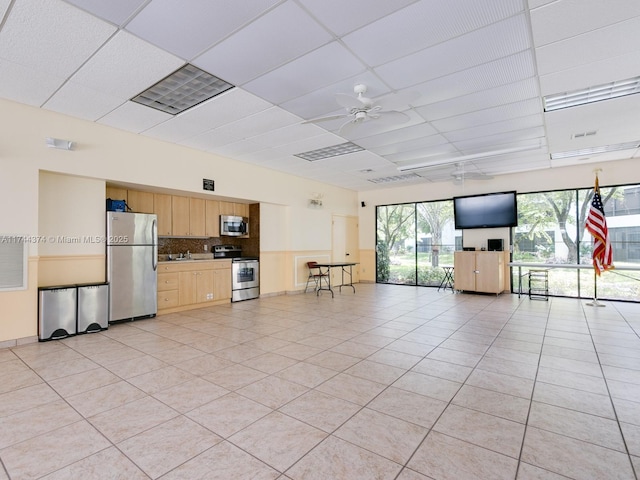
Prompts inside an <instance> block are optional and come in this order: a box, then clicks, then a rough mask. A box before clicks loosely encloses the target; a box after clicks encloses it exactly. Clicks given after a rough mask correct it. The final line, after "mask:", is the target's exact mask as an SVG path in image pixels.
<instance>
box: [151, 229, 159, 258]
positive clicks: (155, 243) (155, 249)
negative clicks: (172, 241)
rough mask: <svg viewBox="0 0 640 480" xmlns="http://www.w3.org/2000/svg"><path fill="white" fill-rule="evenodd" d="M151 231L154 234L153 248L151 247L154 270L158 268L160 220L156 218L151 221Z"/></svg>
mask: <svg viewBox="0 0 640 480" xmlns="http://www.w3.org/2000/svg"><path fill="white" fill-rule="evenodd" d="M151 233H152V235H153V248H152V249H151V255H153V258H152V259H151V265H153V269H154V270H158V220H156V219H154V220H153V222H152V223H151Z"/></svg>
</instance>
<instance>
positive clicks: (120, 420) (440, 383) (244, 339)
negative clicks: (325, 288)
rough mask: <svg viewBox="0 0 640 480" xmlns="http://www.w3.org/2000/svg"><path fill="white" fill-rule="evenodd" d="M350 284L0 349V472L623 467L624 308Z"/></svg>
mask: <svg viewBox="0 0 640 480" xmlns="http://www.w3.org/2000/svg"><path fill="white" fill-rule="evenodd" d="M356 289H357V293H356V294H353V293H351V292H345V293H342V294H337V295H336V298H335V299H331V298H330V296H329V295H326V294H325V295H322V296H321V297H320V298H318V297H316V295H315V294H313V293H307V294H305V295H290V296H279V297H270V298H263V299H259V300H251V301H247V302H241V303H235V304H231V305H228V306H220V307H211V308H207V309H201V310H195V311H191V312H184V313H180V314H171V315H163V316H159V317H157V318H155V319H148V320H141V321H137V322H132V323H126V324H119V325H112V326H111V327H110V328H109V329H108V330H106V331H104V332H101V333H95V334H91V335H82V336H77V337H72V338H68V339H65V340H59V341H53V342H44V343H37V344H30V345H24V346H20V347H16V348H11V349H4V350H0V460H1V461H2V465H1V468H0V480H4V479H7V478H9V479H13V480H17V479H30V478H46V479H49V480H51V479H107V478H108V479H116V478H117V479H127V480H129V479H147V478H154V479H155V478H163V479H185V480H191V479H225V480H237V479H239V480H242V479H281V480H285V479H293V480H298V479H319V480H333V479H346V480H359V479H364V480H371V479H398V480H420V479H422V480H424V479H438V480H440V479H455V480H461V479H462V480H465V479H476V478H477V479H483V480H486V479H490V480H493V479H516V478H517V479H523V480H532V479H566V478H574V479H589V480H593V479H633V478H636V474H635V472H636V471H640V470H639V469H640V338H639V337H638V333H637V332H638V330H639V329H640V304H631V303H615V302H604V304H605V305H606V306H605V307H591V306H588V305H587V303H588V302H587V301H585V300H576V299H562V298H553V299H551V300H550V301H549V302H544V301H535V300H529V299H527V298H522V299H518V298H517V296H514V295H501V296H499V297H495V296H483V295H466V294H455V295H454V294H452V293H450V292H446V293H445V292H437V291H436V290H435V289H432V288H413V287H403V286H392V285H371V284H362V285H357V287H356Z"/></svg>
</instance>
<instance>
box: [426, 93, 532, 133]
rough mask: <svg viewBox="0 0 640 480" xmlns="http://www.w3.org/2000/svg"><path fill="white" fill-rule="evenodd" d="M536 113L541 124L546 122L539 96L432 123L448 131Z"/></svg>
mask: <svg viewBox="0 0 640 480" xmlns="http://www.w3.org/2000/svg"><path fill="white" fill-rule="evenodd" d="M536 114H538V115H539V116H538V120H539V125H542V124H543V123H544V121H543V118H542V105H541V103H540V100H539V99H538V98H533V99H530V100H524V101H521V102H515V103H510V104H508V105H500V106H498V107H493V108H487V109H484V110H478V111H475V112H470V113H465V114H463V115H457V116H455V117H449V118H443V119H442V120H435V121H432V122H431V124H432V125H433V126H434V127H435V128H436V129H437V130H438V131H440V132H442V133H446V132H452V131H454V130H462V129H465V128H469V127H473V126H475V125H482V124H488V123H492V122H500V121H504V120H511V119H514V118H519V117H526V116H531V115H536Z"/></svg>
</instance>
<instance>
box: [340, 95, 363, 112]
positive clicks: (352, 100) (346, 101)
mask: <svg viewBox="0 0 640 480" xmlns="http://www.w3.org/2000/svg"><path fill="white" fill-rule="evenodd" d="M336 102H338V105H340V106H341V107H344V108H346V109H347V110H351V109H352V108H360V107H361V105H360V103H361V102H360V100H358V98H357V97H353V96H351V95H347V94H346V93H336Z"/></svg>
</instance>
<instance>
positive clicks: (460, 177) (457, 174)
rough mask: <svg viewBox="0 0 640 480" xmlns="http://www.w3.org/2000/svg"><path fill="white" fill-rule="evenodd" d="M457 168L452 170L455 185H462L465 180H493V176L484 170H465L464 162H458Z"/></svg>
mask: <svg viewBox="0 0 640 480" xmlns="http://www.w3.org/2000/svg"><path fill="white" fill-rule="evenodd" d="M455 166H456V168H455V170H454V171H453V172H451V174H450V175H451V177H452V179H453V184H454V185H462V184H464V181H465V180H470V179H473V180H491V179H492V178H493V177H492V176H491V175H487V174H485V173H482V172H469V171H465V169H464V163H456V164H455Z"/></svg>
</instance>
